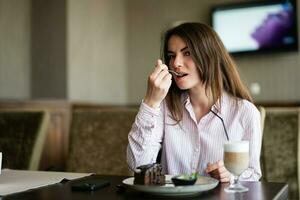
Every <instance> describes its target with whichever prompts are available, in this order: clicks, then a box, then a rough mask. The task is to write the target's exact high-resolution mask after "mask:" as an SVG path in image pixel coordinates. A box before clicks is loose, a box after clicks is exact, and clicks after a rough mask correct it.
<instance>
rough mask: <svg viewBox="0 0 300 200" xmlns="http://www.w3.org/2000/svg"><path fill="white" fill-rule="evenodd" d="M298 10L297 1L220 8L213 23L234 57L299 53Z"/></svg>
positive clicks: (265, 2) (212, 14) (213, 13)
mask: <svg viewBox="0 0 300 200" xmlns="http://www.w3.org/2000/svg"><path fill="white" fill-rule="evenodd" d="M296 7H297V5H296V0H292V1H282V0H281V1H274V0H273V1H270V0H269V1H251V2H242V3H232V4H226V5H217V6H214V7H213V8H212V12H211V23H212V27H213V28H214V30H215V31H216V32H217V33H218V35H219V36H220V38H221V40H222V41H223V43H224V45H225V47H226V48H227V50H228V51H229V52H230V53H232V54H243V53H254V52H268V51H269V52H270V51H297V50H298V31H297V9H296Z"/></svg>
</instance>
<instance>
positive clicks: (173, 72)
mask: <svg viewBox="0 0 300 200" xmlns="http://www.w3.org/2000/svg"><path fill="white" fill-rule="evenodd" d="M168 71H169V72H170V73H171V74H173V75H175V76H183V74H181V73H178V72H175V71H173V70H171V69H169V70H168Z"/></svg>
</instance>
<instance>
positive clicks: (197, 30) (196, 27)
mask: <svg viewBox="0 0 300 200" xmlns="http://www.w3.org/2000/svg"><path fill="white" fill-rule="evenodd" d="M173 35H176V36H178V37H180V38H181V39H182V40H183V41H184V42H185V43H186V45H187V47H188V49H189V51H190V53H191V57H192V59H193V60H194V62H195V64H196V66H197V67H198V71H199V74H200V79H201V81H202V83H203V84H205V85H206V86H205V89H206V92H207V90H208V89H210V93H211V95H212V100H213V102H217V100H218V99H220V98H221V95H222V93H223V91H226V92H228V93H229V94H230V95H232V96H233V97H236V100H238V99H247V100H248V101H251V102H252V98H251V95H250V93H249V91H248V89H247V87H246V86H245V85H244V83H243V82H242V80H241V78H240V75H239V73H238V70H237V67H236V64H235V62H234V61H233V59H232V58H231V56H230V55H229V53H228V52H227V51H226V49H225V47H224V45H223V43H222V41H221V39H220V38H219V36H218V35H217V33H216V32H215V31H214V30H213V29H212V28H210V27H209V26H207V25H205V24H202V23H184V24H181V25H179V26H176V27H174V28H172V29H170V30H168V31H166V33H165V35H164V42H163V44H162V45H163V46H162V52H161V53H162V58H163V59H164V62H165V63H166V64H167V65H168V64H169V61H170V60H169V57H168V53H167V52H168V42H169V39H170V38H171V36H173ZM183 92H184V91H183V90H180V89H179V88H178V87H177V85H176V83H175V82H174V81H173V82H172V85H171V87H170V90H169V92H168V94H167V97H166V102H167V106H168V108H169V110H170V112H171V114H172V118H173V119H174V120H175V121H176V122H177V123H178V122H179V121H181V120H182V116H183V110H182V103H181V99H180V98H181V94H182V93H183Z"/></svg>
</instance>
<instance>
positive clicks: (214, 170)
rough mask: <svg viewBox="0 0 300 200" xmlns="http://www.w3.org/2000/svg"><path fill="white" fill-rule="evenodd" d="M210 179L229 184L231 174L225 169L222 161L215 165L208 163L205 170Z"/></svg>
mask: <svg viewBox="0 0 300 200" xmlns="http://www.w3.org/2000/svg"><path fill="white" fill-rule="evenodd" d="M205 172H206V173H207V174H209V175H210V176H211V177H213V178H215V179H218V180H219V181H220V182H221V183H224V182H230V179H231V176H232V175H231V173H230V172H229V171H228V170H227V169H226V168H225V166H224V162H223V160H220V161H218V162H216V163H213V164H211V163H208V165H207V168H206V170H205Z"/></svg>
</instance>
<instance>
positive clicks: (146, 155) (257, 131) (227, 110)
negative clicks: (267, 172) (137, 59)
mask: <svg viewBox="0 0 300 200" xmlns="http://www.w3.org/2000/svg"><path fill="white" fill-rule="evenodd" d="M162 53H163V55H162V56H163V58H164V63H165V64H163V62H162V61H161V60H158V61H157V63H156V65H155V68H154V70H153V72H152V73H151V74H150V75H149V79H148V89H147V92H146V96H145V98H144V100H143V102H142V104H141V106H140V110H139V112H138V114H137V116H136V119H135V122H134V124H133V126H132V129H131V131H130V133H129V135H128V139H129V144H128V148H127V162H128V164H129V166H130V168H131V169H133V170H134V169H136V167H138V166H141V165H145V164H150V163H155V162H156V160H157V156H158V152H159V150H160V149H161V148H162V154H161V160H160V162H161V164H162V167H163V170H164V172H165V173H167V174H182V173H192V172H196V171H199V172H200V173H201V174H202V175H210V176H212V177H214V178H217V179H219V180H220V181H221V182H228V181H229V180H230V179H231V177H232V176H231V174H230V173H229V172H228V171H227V170H226V168H225V167H224V163H223V144H224V143H225V142H227V141H240V140H248V141H249V146H250V150H249V152H250V162H249V167H248V169H247V170H245V171H244V172H243V174H242V175H241V176H240V179H242V180H250V181H258V180H259V178H260V177H261V169H260V162H259V158H260V148H261V127H260V114H259V111H258V110H257V109H256V107H255V106H254V105H253V104H252V103H251V101H252V100H251V96H250V94H249V91H248V90H247V88H246V87H245V85H244V84H243V83H242V81H241V79H240V76H239V74H238V71H237V67H236V65H235V63H234V62H233V60H232V58H231V57H230V55H229V54H228V52H227V51H226V49H225V47H224V45H223V43H222V42H221V40H220V38H219V37H218V35H217V34H216V33H215V32H214V31H213V30H212V29H211V28H210V27H209V26H207V25H205V24H201V23H184V24H181V25H179V26H177V27H175V28H172V29H170V30H168V31H167V32H166V33H165V38H164V44H163V52H162ZM169 70H172V71H175V72H177V73H178V74H177V73H176V74H175V73H174V72H171V71H169ZM170 72H171V73H172V74H171V73H170Z"/></svg>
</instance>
